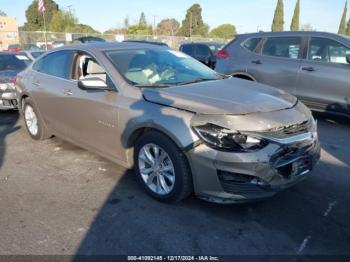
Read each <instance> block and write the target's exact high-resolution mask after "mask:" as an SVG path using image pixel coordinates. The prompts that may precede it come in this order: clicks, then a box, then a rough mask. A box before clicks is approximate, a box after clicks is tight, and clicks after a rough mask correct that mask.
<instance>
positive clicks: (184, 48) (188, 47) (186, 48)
mask: <svg viewBox="0 0 350 262" xmlns="http://www.w3.org/2000/svg"><path fill="white" fill-rule="evenodd" d="M193 49H194V48H193V45H183V46H182V47H181V51H182V52H184V53H185V54H188V55H190V56H193V55H194V52H193Z"/></svg>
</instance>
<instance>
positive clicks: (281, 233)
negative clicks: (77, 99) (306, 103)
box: [0, 112, 350, 255]
mask: <svg viewBox="0 0 350 262" xmlns="http://www.w3.org/2000/svg"><path fill="white" fill-rule="evenodd" d="M318 121H319V122H318V123H319V135H320V141H321V145H322V158H321V161H320V163H319V165H318V166H317V167H316V169H315V170H314V172H313V175H311V176H310V177H309V178H308V179H307V180H305V181H303V182H302V183H300V184H298V185H297V186H295V187H293V188H291V189H289V190H287V191H284V192H281V193H279V194H278V195H276V196H275V197H273V198H271V199H268V200H266V201H264V202H259V203H253V204H241V205H217V204H211V203H207V202H204V201H202V200H199V199H197V198H195V197H190V198H189V199H187V200H185V201H183V202H181V203H179V204H176V205H168V204H162V203H159V202H157V201H155V200H153V199H151V198H150V197H149V196H148V195H147V194H146V193H144V192H143V191H142V189H141V187H140V186H139V185H138V184H137V181H136V179H135V177H134V174H133V173H132V171H128V170H126V169H124V168H122V167H120V166H118V165H116V164H113V163H111V162H109V161H107V160H105V159H103V158H100V157H99V156H97V155H95V154H92V153H90V152H88V151H86V150H83V149H81V148H78V147H76V146H74V145H72V144H69V143H67V142H64V141H62V140H61V139H59V138H53V139H50V140H46V141H42V142H36V141H33V140H31V139H30V137H29V136H28V135H27V133H26V130H25V128H24V124H23V121H22V120H21V119H19V117H18V115H17V113H16V112H0V236H1V238H0V254H2V255H8V254H40V255H43V254H55V255H59V254H70V255H72V254H128V255H131V254H135V255H136V254H149V255H155V254H164V255H165V254H172V255H175V254H177V255H178V254H190V255H196V254H197V255H198V254H213V255H228V254H241V255H242V254H243V255H244V254H264V255H265V254H269V255H273V254H317V255H323V254H328V255H336V254H350V205H349V203H350V190H349V189H350V121H347V120H344V119H343V120H342V119H328V118H327V117H325V116H318Z"/></svg>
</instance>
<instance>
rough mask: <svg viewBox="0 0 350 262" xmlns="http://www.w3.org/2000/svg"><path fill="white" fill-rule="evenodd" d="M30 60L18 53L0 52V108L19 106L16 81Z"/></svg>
mask: <svg viewBox="0 0 350 262" xmlns="http://www.w3.org/2000/svg"><path fill="white" fill-rule="evenodd" d="M29 63H30V60H29V59H27V58H26V57H23V56H21V55H19V54H18V53H0V110H8V109H15V108H16V107H17V100H16V90H15V85H14V83H15V81H16V76H17V74H18V73H19V72H20V71H22V70H24V69H25V68H26V67H27V65H28V64H29Z"/></svg>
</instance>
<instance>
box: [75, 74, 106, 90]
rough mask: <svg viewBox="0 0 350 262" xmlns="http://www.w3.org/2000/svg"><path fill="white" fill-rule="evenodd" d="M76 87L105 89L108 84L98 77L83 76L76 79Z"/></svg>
mask: <svg viewBox="0 0 350 262" xmlns="http://www.w3.org/2000/svg"><path fill="white" fill-rule="evenodd" d="M78 87H79V88H80V89H83V90H106V89H109V88H108V85H107V84H106V83H105V82H104V81H103V80H102V79H101V78H98V77H92V78H85V79H81V80H79V81H78Z"/></svg>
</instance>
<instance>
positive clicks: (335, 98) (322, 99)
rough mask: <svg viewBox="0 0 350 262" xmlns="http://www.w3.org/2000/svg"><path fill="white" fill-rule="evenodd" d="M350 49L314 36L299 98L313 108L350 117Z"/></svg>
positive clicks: (309, 47) (299, 85)
mask: <svg viewBox="0 0 350 262" xmlns="http://www.w3.org/2000/svg"><path fill="white" fill-rule="evenodd" d="M347 55H350V48H348V47H346V46H345V45H343V44H341V43H339V42H337V41H334V40H331V39H328V38H322V37H312V38H311V39H310V41H309V46H308V55H307V57H306V59H305V60H304V61H303V63H302V65H301V68H300V78H299V83H298V88H297V96H298V97H299V98H300V99H301V100H302V101H303V102H305V104H307V105H309V106H310V107H311V108H313V109H316V110H321V111H332V112H336V113H345V114H346V113H347V114H350V65H349V64H348V63H347V59H346V56H347Z"/></svg>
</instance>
